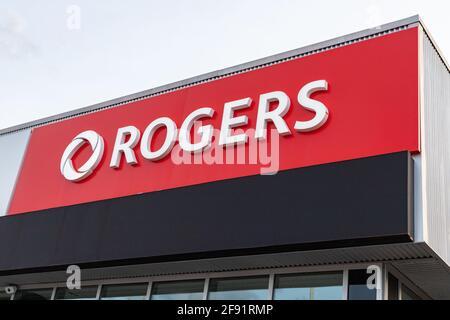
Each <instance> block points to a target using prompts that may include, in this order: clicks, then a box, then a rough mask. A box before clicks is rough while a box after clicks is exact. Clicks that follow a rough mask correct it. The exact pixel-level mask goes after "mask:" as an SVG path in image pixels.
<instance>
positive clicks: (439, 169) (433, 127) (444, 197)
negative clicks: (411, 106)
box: [421, 34, 450, 265]
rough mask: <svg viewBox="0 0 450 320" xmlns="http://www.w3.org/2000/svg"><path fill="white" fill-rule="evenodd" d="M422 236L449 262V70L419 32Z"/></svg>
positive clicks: (425, 36)
mask: <svg viewBox="0 0 450 320" xmlns="http://www.w3.org/2000/svg"><path fill="white" fill-rule="evenodd" d="M422 112H423V114H422V126H421V129H422V159H423V161H424V162H423V163H422V164H423V170H424V171H423V175H422V177H423V179H424V180H423V182H424V183H425V188H424V189H423V191H424V194H423V196H424V197H423V198H424V210H425V211H424V219H425V221H424V228H425V230H424V240H425V241H426V242H427V243H428V244H429V245H430V247H431V248H432V249H433V250H434V251H436V253H437V254H438V255H439V256H440V257H441V258H442V259H443V260H444V261H446V263H447V264H448V265H450V200H449V197H450V73H449V70H448V69H447V68H446V66H445V64H444V63H443V61H442V60H441V58H440V56H439V54H438V52H437V51H436V49H435V48H434V46H433V44H432V42H431V41H430V39H429V38H428V36H427V35H426V34H424V35H423V108H422Z"/></svg>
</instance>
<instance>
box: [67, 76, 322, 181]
mask: <svg viewBox="0 0 450 320" xmlns="http://www.w3.org/2000/svg"><path fill="white" fill-rule="evenodd" d="M327 90H328V82H327V81H326V80H317V81H313V82H310V83H307V84H306V85H304V86H303V87H302V88H300V90H299V92H298V95H297V101H298V107H301V108H304V109H307V110H309V111H311V112H313V113H315V116H314V117H313V118H312V119H310V120H306V121H300V120H298V121H294V123H293V128H294V130H295V131H296V132H298V133H304V132H311V131H314V130H317V129H319V128H320V127H322V126H323V125H324V124H325V123H326V122H327V120H328V108H327V107H326V106H325V105H324V104H323V103H321V102H320V101H317V100H315V99H312V98H311V97H310V96H311V95H312V94H313V93H315V92H317V91H327ZM252 101H253V100H252V98H251V97H247V98H244V99H239V100H234V101H229V102H226V103H225V104H224V108H223V114H222V122H221V126H220V129H219V132H220V134H219V136H218V146H220V147H223V148H226V147H229V146H234V145H245V144H247V143H249V138H250V137H249V135H248V134H247V133H239V134H238V133H236V131H233V130H234V129H237V128H239V127H241V126H245V125H247V124H248V123H249V118H248V116H247V115H239V116H236V115H235V111H238V110H242V109H246V108H250V106H251V105H252ZM273 102H276V103H277V104H278V105H277V106H276V107H275V108H273V109H272V108H270V104H271V103H273ZM255 104H256V103H255ZM257 108H258V110H257V116H256V122H255V128H254V133H253V134H252V138H253V139H254V140H256V141H266V139H267V124H268V123H269V122H270V123H272V124H273V126H274V127H275V129H274V130H275V131H276V132H277V133H278V135H280V136H289V135H292V132H291V129H290V128H289V127H288V125H287V123H286V121H285V119H284V116H285V115H286V114H287V112H288V111H289V109H290V108H291V99H290V98H289V96H288V95H287V94H286V93H284V92H283V91H273V92H268V93H263V94H260V95H259V99H258V103H257ZM214 113H215V110H214V109H213V108H211V107H203V108H199V109H197V110H194V111H192V112H191V113H190V114H189V115H187V116H186V118H185V119H184V121H183V122H182V124H181V126H180V128H179V129H178V127H177V124H176V123H175V122H174V121H173V120H172V119H170V118H168V117H160V118H157V119H155V120H153V121H152V122H150V124H149V125H148V126H147V127H146V128H145V130H144V132H143V134H142V135H141V131H140V130H139V129H138V128H136V127H135V126H132V125H129V126H125V127H121V128H119V129H118V130H117V135H116V140H115V143H114V147H113V150H112V155H111V160H110V163H109V166H110V168H113V169H119V168H120V162H121V159H122V158H123V157H124V158H125V162H126V163H127V164H128V165H132V166H133V165H137V164H138V161H137V158H136V154H135V153H136V151H135V150H134V148H135V147H136V146H137V145H138V144H139V142H141V144H140V153H141V155H142V157H143V158H144V159H146V160H148V161H157V160H160V159H162V158H164V157H165V156H167V155H168V154H169V153H170V152H171V151H172V149H173V148H174V145H175V143H176V142H177V141H178V143H179V147H180V148H181V149H182V151H183V152H186V153H191V154H198V153H202V152H203V151H205V150H209V148H210V147H211V145H212V138H213V133H214V130H215V128H214V127H213V125H211V124H208V125H201V126H200V127H199V128H194V126H195V125H196V124H197V123H198V122H201V120H202V119H209V118H212V117H213V115H214ZM159 128H165V129H166V136H165V140H164V143H163V145H162V146H161V147H159V149H158V150H151V149H150V146H151V145H152V143H151V142H152V139H153V137H154V135H155V132H156V131H157V130H159ZM193 129H194V131H195V133H196V135H197V136H198V138H199V139H197V140H198V141H197V142H193V141H192V140H193V139H192V137H191V133H192V130H193ZM86 143H89V144H90V146H91V148H92V151H93V153H92V155H91V157H90V158H89V160H88V161H87V162H86V163H85V164H84V165H83V166H81V167H80V168H79V169H78V170H77V169H75V168H74V164H73V161H72V157H73V156H74V155H75V153H76V152H77V151H78V150H79V149H80V148H81V147H82V146H83V145H85V144H86ZM103 152H104V141H103V138H102V137H101V136H100V135H99V134H98V133H96V132H95V131H92V130H88V131H85V132H82V133H80V134H79V135H77V136H76V137H75V138H74V139H73V140H72V142H71V143H70V144H69V145H68V146H67V148H66V150H65V151H64V154H63V156H62V158H61V167H60V170H61V173H62V175H63V176H64V178H66V179H67V180H69V181H72V182H79V181H81V180H84V179H86V178H87V177H88V176H89V175H91V174H92V172H93V171H94V170H95V169H96V167H97V166H98V164H99V163H100V161H101V160H102V157H103Z"/></svg>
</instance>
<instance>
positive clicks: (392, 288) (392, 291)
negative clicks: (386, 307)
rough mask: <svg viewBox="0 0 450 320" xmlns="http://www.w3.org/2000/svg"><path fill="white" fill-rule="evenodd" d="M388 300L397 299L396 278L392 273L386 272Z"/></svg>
mask: <svg viewBox="0 0 450 320" xmlns="http://www.w3.org/2000/svg"><path fill="white" fill-rule="evenodd" d="M388 300H398V280H397V278H396V277H394V276H393V275H392V274H390V273H389V274H388Z"/></svg>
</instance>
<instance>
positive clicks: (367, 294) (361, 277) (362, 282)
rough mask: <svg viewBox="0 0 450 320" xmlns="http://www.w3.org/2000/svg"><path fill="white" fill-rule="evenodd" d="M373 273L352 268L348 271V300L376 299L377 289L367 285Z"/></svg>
mask: <svg viewBox="0 0 450 320" xmlns="http://www.w3.org/2000/svg"><path fill="white" fill-rule="evenodd" d="M370 276H371V274H368V273H367V270H365V269H362V270H350V271H349V272H348V300H376V299H377V290H376V289H370V288H369V287H368V286H367V280H368V278H369V277H370Z"/></svg>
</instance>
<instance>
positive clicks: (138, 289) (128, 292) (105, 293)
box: [100, 283, 148, 300]
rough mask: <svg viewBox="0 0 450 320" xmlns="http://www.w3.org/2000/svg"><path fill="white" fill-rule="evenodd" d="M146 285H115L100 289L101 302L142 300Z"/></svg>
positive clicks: (145, 292)
mask: <svg viewBox="0 0 450 320" xmlns="http://www.w3.org/2000/svg"><path fill="white" fill-rule="evenodd" d="M147 288H148V283H134V284H115V285H105V286H103V287H102V291H101V294H100V299H101V300H144V299H145V296H146V295H147Z"/></svg>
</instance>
